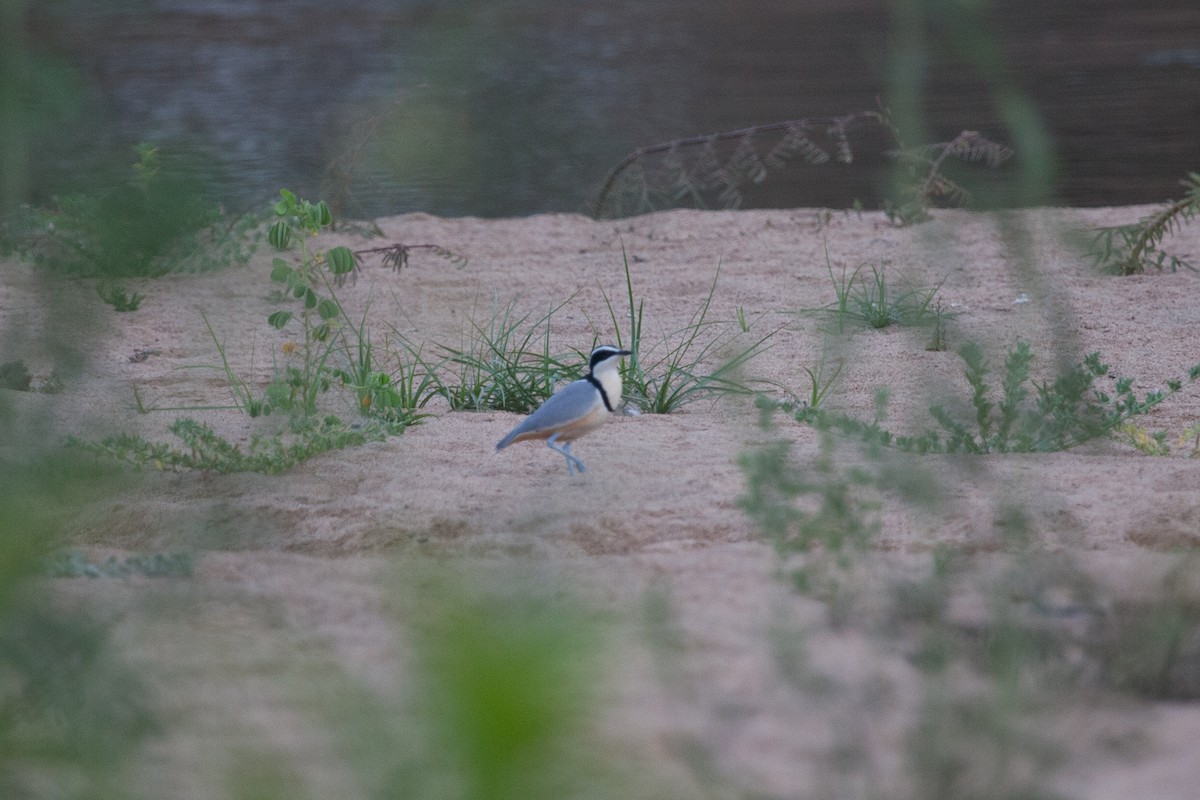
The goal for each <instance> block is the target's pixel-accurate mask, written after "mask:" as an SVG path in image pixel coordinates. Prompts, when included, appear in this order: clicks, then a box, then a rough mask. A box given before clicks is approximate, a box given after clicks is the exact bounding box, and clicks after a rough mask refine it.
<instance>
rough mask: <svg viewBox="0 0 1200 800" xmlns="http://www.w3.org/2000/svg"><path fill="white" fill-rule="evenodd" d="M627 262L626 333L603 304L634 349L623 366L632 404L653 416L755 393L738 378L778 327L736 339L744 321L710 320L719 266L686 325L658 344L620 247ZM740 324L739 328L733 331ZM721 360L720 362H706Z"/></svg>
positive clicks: (622, 341) (623, 343) (625, 344)
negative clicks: (649, 340)
mask: <svg viewBox="0 0 1200 800" xmlns="http://www.w3.org/2000/svg"><path fill="white" fill-rule="evenodd" d="M622 256H623V258H624V265H625V296H626V302H627V309H628V311H627V314H626V317H627V319H628V323H629V328H628V333H627V334H625V335H622V333H621V323H620V321H619V320H618V319H617V311H616V308H615V307H614V306H613V303H612V300H611V299H609V297H608V294H607V293H604V302H605V304H606V305H607V307H608V315H609V319H610V320H611V321H612V326H613V330H615V331H616V336H617V346H618V347H621V348H623V349H627V350H632V351H633V355H632V356H630V357H629V360H628V362H627V363H626V366H625V371H624V380H625V394H626V395H627V396H628V397H629V400H630V402H632V403H634V404H635V405H637V406H638V407H639V408H640V409H641V410H642V411H645V412H648V413H651V414H669V413H670V412H672V411H675V410H677V409H678V408H680V407H681V406H684V405H687V404H688V403H692V402H695V401H697V400H703V399H707V398H712V397H718V396H721V395H729V394H751V393H752V392H753V390H752V389H751V388H750V384H749V383H748V382H746V381H744V380H743V379H741V378H740V372H741V371H742V369H743V368H745V367H746V365H747V364H749V362H750V361H752V360H753V359H754V358H755V356H757V355H758V354H760V353H761V352H763V350H765V349H766V348H767V347H768V346H769V344H768V343H769V342H770V340H771V338H772V337H773V336H774V335H775V333H776V331H770V332H768V333H766V334H764V335H762V336H760V337H757V338H754V339H752V340H751V341H749V342H748V343H738V342H737V339H738V338H739V337H738V333H739V330H740V331H746V330H748V329H749V324H747V323H745V322H744V320H743V321H742V323H740V324H736V325H733V324H731V323H728V322H723V321H718V320H712V319H709V311H710V310H711V308H712V301H713V297H714V296H715V294H716V291H717V281H718V279H719V278H720V276H721V268H720V265H718V266H717V271H716V272H715V273H714V274H713V280H712V284H710V285H709V288H708V294H707V295H705V297H704V300H703V301H701V303H700V306H699V307H698V308H697V309H696V310H695V311H694V312H693V313H692V316H691V318H690V319H689V320H688V321H687V324H686V325H684V326H683V327H682V328H679V329H678V330H676V331H672V332H671V333H668V334H664V335H663V336H662V340H661V341H662V345H661V355H660V354H659V352H660V349H659V346H657V345H655V346H651V347H647V345H646V337H645V332H644V313H645V300H644V299H642V300H636V299H635V297H634V292H633V277H632V276H631V274H630V271H629V258H628V257H627V256H625V254H624V252H623V251H622ZM734 327H736V328H737V329H738V330H732V328H734ZM719 359H720V360H721V363H720V364H719V366H717V367H715V368H713V367H710V366H708V365H709V364H711V363H713V362H714V361H717V360H719Z"/></svg>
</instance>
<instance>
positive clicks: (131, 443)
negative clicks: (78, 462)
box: [67, 416, 409, 475]
mask: <svg viewBox="0 0 1200 800" xmlns="http://www.w3.org/2000/svg"><path fill="white" fill-rule="evenodd" d="M408 423H409V421H408V420H402V421H398V422H396V423H392V424H388V423H386V422H382V421H380V422H376V423H375V424H370V425H362V426H359V427H354V428H352V427H349V426H347V425H346V424H345V423H343V422H342V421H341V420H339V419H338V418H337V417H334V416H327V417H324V418H320V419H318V418H315V417H293V418H292V419H291V421H290V423H289V427H288V430H287V431H286V432H284V433H279V434H274V435H267V436H261V435H256V436H253V437H251V439H250V443H249V446H248V447H247V448H246V450H245V451H243V450H242V448H241V447H240V446H238V445H236V444H234V443H233V442H230V441H229V440H228V439H225V438H223V437H221V436H219V435H217V433H216V432H215V431H214V430H213V429H212V428H211V427H209V426H208V425H205V424H203V423H200V422H197V421H195V420H193V419H189V418H187V417H182V418H180V419H177V420H175V422H173V423H172V424H171V427H170V432H171V434H172V435H174V436H175V437H176V438H177V439H178V440H179V441H180V443H181V444H182V447H173V446H171V445H169V444H166V443H163V442H152V441H149V440H147V439H144V438H142V437H140V436H131V435H128V434H119V435H117V436H110V437H107V438H105V439H103V440H101V441H99V442H87V441H83V440H81V439H78V438H76V437H73V436H72V437H69V438H68V440H67V443H68V445H69V446H71V447H76V448H80V449H82V450H85V451H87V452H89V453H92V454H94V455H97V456H101V457H105V458H111V459H113V460H115V461H119V462H122V463H125V464H128V465H130V466H132V467H134V468H136V469H147V468H150V469H157V470H168V471H175V470H179V469H194V470H205V471H211V472H216V473H221V474H226V473H235V472H261V473H264V474H267V475H277V474H279V473H281V472H286V471H287V470H289V469H291V468H292V467H294V466H296V465H297V464H300V463H302V462H304V461H307V460H308V459H310V458H312V457H313V456H316V455H320V454H321V453H325V452H328V451H330V450H339V449H341V448H343V447H351V446H354V445H360V444H364V443H365V442H368V441H382V440H383V439H385V438H387V437H388V436H392V435H395V434H397V433H399V432H401V431H402V430H403V429H404V428H405V427H406V426H407V425H408Z"/></svg>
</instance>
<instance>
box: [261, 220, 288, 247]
mask: <svg viewBox="0 0 1200 800" xmlns="http://www.w3.org/2000/svg"><path fill="white" fill-rule="evenodd" d="M267 241H269V242H270V243H271V246H272V247H274V248H275V249H276V250H287V249H288V247H289V246H290V245H291V243H292V229H291V227H290V226H289V225H288V224H287V223H286V222H284V221H283V220H279V221H278V222H276V223H275V224H274V225H272V226H271V230H270V231H269V232H268V233H267Z"/></svg>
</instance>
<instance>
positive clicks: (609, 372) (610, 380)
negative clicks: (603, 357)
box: [592, 358, 621, 411]
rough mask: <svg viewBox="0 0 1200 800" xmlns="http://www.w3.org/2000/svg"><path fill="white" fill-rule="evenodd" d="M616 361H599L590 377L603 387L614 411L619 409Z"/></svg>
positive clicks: (619, 379) (618, 371) (619, 384)
mask: <svg viewBox="0 0 1200 800" xmlns="http://www.w3.org/2000/svg"><path fill="white" fill-rule="evenodd" d="M618 361H619V359H616V358H610V359H608V360H607V361H601V362H600V363H599V364H598V365H597V366H596V369H594V370H592V377H593V378H595V379H596V382H597V383H599V384H600V386H601V387H603V389H604V393H605V394H606V395H608V402H609V404H610V405H611V406H612V407H613V410H614V411H615V410H616V409H618V408H620V407H621V370H620V369H618V367H617V364H618Z"/></svg>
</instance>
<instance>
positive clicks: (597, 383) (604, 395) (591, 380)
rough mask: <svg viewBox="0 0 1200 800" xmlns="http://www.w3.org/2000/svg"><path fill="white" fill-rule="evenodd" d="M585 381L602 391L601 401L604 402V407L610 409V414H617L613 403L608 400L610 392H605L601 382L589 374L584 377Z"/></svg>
mask: <svg viewBox="0 0 1200 800" xmlns="http://www.w3.org/2000/svg"><path fill="white" fill-rule="evenodd" d="M584 380H585V381H587V382H588V383H590V384H591V385H592V386H595V387H596V388H597V389H599V390H600V399H601V400H603V401H604V407H605V408H607V409H608V413H610V414H612V413H614V412H616V409H615V408H613V407H612V403H611V402H609V400H608V392H606V391H604V387H603V386H602V385H601V384H600V381H598V380H596V376H595V375H593V374H592V373H590V372H589V373H588V374H587V375H586V376H585V377H584Z"/></svg>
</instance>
